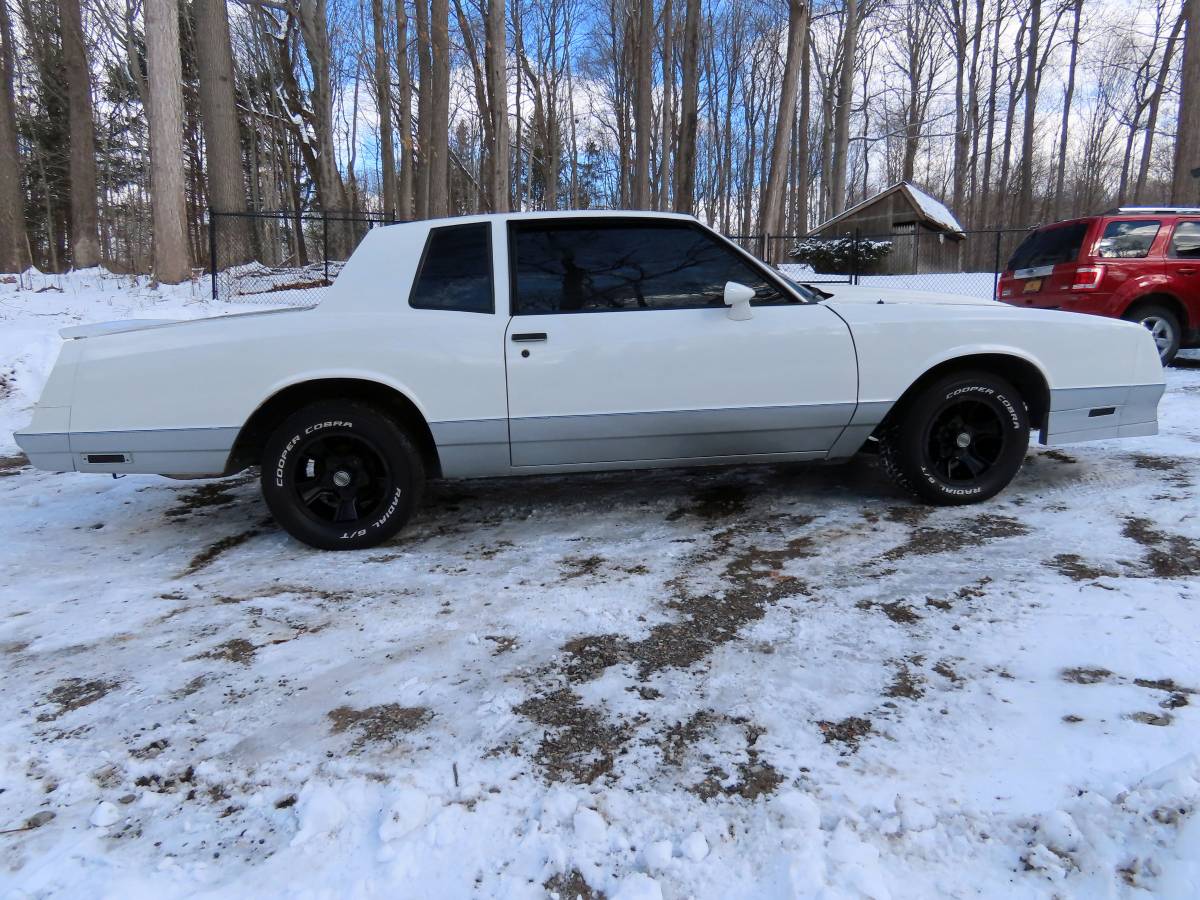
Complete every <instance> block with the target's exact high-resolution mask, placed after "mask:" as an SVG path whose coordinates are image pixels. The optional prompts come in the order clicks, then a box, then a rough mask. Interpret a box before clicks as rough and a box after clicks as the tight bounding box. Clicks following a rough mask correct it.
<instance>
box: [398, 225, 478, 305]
mask: <svg viewBox="0 0 1200 900" xmlns="http://www.w3.org/2000/svg"><path fill="white" fill-rule="evenodd" d="M408 304H409V306H411V307H413V308H414V309H445V310H457V311H458V312H477V313H490V312H493V311H494V309H495V301H494V299H493V296H492V242H491V226H490V225H489V224H488V223H486V222H479V223H475V224H471V225H445V226H442V227H440V228H432V229H430V231H429V237H428V238H427V239H426V241H425V252H424V254H422V256H421V266H420V268H419V269H417V277H416V278H415V279H413V286H412V291H411V293H410V294H409V296H408Z"/></svg>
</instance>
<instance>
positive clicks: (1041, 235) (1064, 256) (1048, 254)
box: [1008, 222, 1087, 272]
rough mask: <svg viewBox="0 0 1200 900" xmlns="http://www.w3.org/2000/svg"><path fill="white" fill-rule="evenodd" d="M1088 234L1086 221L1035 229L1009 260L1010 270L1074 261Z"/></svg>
mask: <svg viewBox="0 0 1200 900" xmlns="http://www.w3.org/2000/svg"><path fill="white" fill-rule="evenodd" d="M1086 234H1087V223H1086V222H1077V223H1075V224H1073V225H1061V226H1059V227H1057V228H1043V229H1041V230H1040V231H1035V232H1034V233H1033V234H1031V235H1029V237H1027V238H1025V240H1023V241H1022V242H1021V245H1020V246H1019V247H1017V249H1016V252H1014V253H1013V255H1012V259H1010V260H1009V261H1008V270H1009V271H1010V272H1011V271H1013V270H1014V269H1035V268H1037V267H1039V266H1054V265H1058V263H1065V262H1074V261H1075V259H1076V258H1078V256H1079V250H1080V248H1081V247H1082V246H1083V238H1084V236H1085V235H1086Z"/></svg>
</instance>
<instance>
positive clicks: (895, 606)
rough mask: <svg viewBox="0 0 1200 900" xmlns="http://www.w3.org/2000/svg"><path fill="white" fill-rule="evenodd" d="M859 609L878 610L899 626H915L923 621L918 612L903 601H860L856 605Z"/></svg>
mask: <svg viewBox="0 0 1200 900" xmlns="http://www.w3.org/2000/svg"><path fill="white" fill-rule="evenodd" d="M855 605H856V606H857V607H858V608H859V609H878V610H879V611H881V612H882V613H883V614H884V615H885V616H887V617H888V618H889V619H891V620H892V621H893V622H895V623H896V624H897V625H913V624H915V623H917V622H920V621H921V617H920V616H919V615H917V612H916V610H914V609H913V608H912V607H911V606H909V605H908V604H907V603H905V602H904V601H903V600H893V601H891V602H889V603H878V602H876V601H873V600H860V601H858V603H857V604H855Z"/></svg>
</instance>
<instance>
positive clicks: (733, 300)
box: [725, 281, 754, 322]
mask: <svg viewBox="0 0 1200 900" xmlns="http://www.w3.org/2000/svg"><path fill="white" fill-rule="evenodd" d="M753 299H754V288H748V287H746V286H745V285H744V284H738V283H737V282H736V281H727V282H725V305H726V306H728V307H729V312H728V313H726V315H728V316H729V318H731V319H733V321H735V322H745V321H746V320H747V319H753V318H754V313H753V312H751V310H750V301H751V300H753Z"/></svg>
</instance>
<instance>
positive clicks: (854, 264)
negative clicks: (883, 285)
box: [850, 228, 862, 284]
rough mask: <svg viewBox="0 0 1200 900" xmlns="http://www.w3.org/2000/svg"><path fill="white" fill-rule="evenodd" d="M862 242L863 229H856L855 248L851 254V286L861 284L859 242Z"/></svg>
mask: <svg viewBox="0 0 1200 900" xmlns="http://www.w3.org/2000/svg"><path fill="white" fill-rule="evenodd" d="M861 240H862V229H861V228H855V229H854V248H853V252H852V253H851V254H850V283H851V284H858V283H859V272H858V268H859V266H858V247H859V242H860V241H861Z"/></svg>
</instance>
